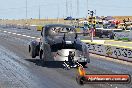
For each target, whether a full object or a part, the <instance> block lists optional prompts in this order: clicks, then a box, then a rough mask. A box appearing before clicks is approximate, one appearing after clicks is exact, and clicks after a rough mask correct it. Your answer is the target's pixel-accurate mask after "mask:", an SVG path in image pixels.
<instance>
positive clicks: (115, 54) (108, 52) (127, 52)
mask: <svg viewBox="0 0 132 88" xmlns="http://www.w3.org/2000/svg"><path fill="white" fill-rule="evenodd" d="M87 48H88V50H89V52H90V53H94V54H99V55H103V56H108V57H112V58H115V59H121V60H125V61H130V62H132V48H128V47H120V46H116V45H108V44H97V43H87Z"/></svg>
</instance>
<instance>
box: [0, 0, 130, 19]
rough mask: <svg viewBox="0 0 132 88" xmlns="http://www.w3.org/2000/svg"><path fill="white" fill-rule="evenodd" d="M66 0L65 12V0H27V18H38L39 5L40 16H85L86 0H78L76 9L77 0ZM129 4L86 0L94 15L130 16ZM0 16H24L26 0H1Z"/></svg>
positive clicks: (128, 2)
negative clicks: (94, 11) (94, 12)
mask: <svg viewBox="0 0 132 88" xmlns="http://www.w3.org/2000/svg"><path fill="white" fill-rule="evenodd" d="M67 1H68V13H67V14H66V0H27V7H28V8H27V9H28V13H27V15H28V18H39V6H40V8H41V10H40V12H41V18H57V17H59V18H62V17H66V16H70V15H71V16H73V17H86V15H87V13H88V11H87V0H79V10H77V0H67ZM131 4H132V0H88V9H90V10H96V15H99V16H115V15H118V16H119V15H126V16H132V6H131ZM0 18H2V19H4V18H7V19H21V18H26V0H1V5H0Z"/></svg>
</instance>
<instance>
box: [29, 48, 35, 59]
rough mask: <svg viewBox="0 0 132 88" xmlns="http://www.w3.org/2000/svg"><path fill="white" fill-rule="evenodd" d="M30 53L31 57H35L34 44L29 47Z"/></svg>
mask: <svg viewBox="0 0 132 88" xmlns="http://www.w3.org/2000/svg"><path fill="white" fill-rule="evenodd" d="M30 55H31V57H32V58H35V57H36V48H35V47H34V46H32V47H30Z"/></svg>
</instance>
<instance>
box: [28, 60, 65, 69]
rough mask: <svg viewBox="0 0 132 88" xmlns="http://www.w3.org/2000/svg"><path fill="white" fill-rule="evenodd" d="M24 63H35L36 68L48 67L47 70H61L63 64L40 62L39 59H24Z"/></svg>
mask: <svg viewBox="0 0 132 88" xmlns="http://www.w3.org/2000/svg"><path fill="white" fill-rule="evenodd" d="M26 61H29V62H32V63H35V64H36V65H38V66H42V67H48V68H63V66H62V64H63V62H60V61H42V60H40V59H26Z"/></svg>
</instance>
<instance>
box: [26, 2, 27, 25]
mask: <svg viewBox="0 0 132 88" xmlns="http://www.w3.org/2000/svg"><path fill="white" fill-rule="evenodd" d="M26 25H27V0H26Z"/></svg>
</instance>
